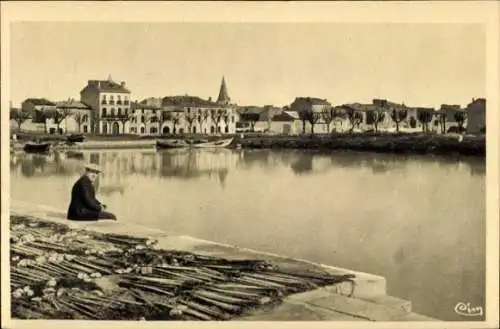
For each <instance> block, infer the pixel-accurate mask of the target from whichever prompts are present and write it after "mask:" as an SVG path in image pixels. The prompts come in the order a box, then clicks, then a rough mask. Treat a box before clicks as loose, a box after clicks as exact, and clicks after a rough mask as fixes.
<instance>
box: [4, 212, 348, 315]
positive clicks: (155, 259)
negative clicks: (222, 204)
mask: <svg viewBox="0 0 500 329" xmlns="http://www.w3.org/2000/svg"><path fill="white" fill-rule="evenodd" d="M156 243H157V241H155V240H152V239H145V238H137V237H131V236H124V235H115V234H98V233H90V232H87V231H75V230H70V229H69V228H68V227H67V226H64V225H60V224H54V223H49V222H44V221H40V220H36V219H30V218H27V217H15V216H12V217H11V267H10V274H11V276H10V279H11V281H10V285H11V291H12V299H11V301H12V302H11V310H12V316H13V317H14V318H23V319H96V320H127V319H129V320H138V319H143V320H206V321H207V320H230V319H232V318H234V317H237V316H240V315H243V314H245V313H247V312H249V311H250V310H252V309H255V308H262V307H273V305H276V304H278V303H280V301H281V300H282V298H283V297H284V296H286V295H289V294H293V293H298V292H303V291H308V290H312V289H315V288H317V287H319V286H325V285H331V284H335V283H340V282H343V281H349V280H351V279H352V276H350V275H342V276H334V275H329V274H325V273H316V272H311V271H307V270H302V271H300V272H298V271H290V270H288V271H285V270H283V269H280V268H278V267H277V266H276V265H271V264H269V263H267V262H265V261H260V260H253V259H252V260H227V259H223V258H217V257H211V256H203V255H198V254H193V253H189V252H181V251H171V250H170V251H169V250H160V249H158V248H157V245H156ZM103 280H104V281H108V283H109V284H108V285H104V287H103V284H100V283H102V281H103Z"/></svg>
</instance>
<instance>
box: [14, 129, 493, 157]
mask: <svg viewBox="0 0 500 329" xmlns="http://www.w3.org/2000/svg"><path fill="white" fill-rule="evenodd" d="M224 137H226V138H233V139H234V140H233V142H232V144H231V146H230V148H246V149H309V150H320V151H331V150H345V151H356V152H375V153H392V154H432V155H464V156H476V157H484V156H485V154H486V138H485V136H484V135H482V136H469V135H466V136H459V135H437V134H424V133H400V134H392V133H352V134H329V135H313V136H311V135H307V136H306V135H303V136H282V135H263V134H245V135H224ZM38 138H40V139H41V140H44V141H49V142H53V143H59V144H60V145H59V146H57V147H58V148H64V147H66V146H64V145H62V144H63V142H64V140H65V137H63V136H55V135H46V136H41V135H40V136H38ZM197 138H198V139H199V138H202V139H205V140H207V141H212V140H215V139H220V138H221V137H220V136H204V135H183V136H178V135H175V136H161V137H158V136H137V135H123V136H95V135H87V136H86V139H85V141H84V142H83V143H77V144H75V145H72V146H71V148H75V149H101V148H103V149H108V148H109V149H111V148H153V147H155V143H156V140H157V139H197ZM31 139H33V136H30V135H26V134H25V135H20V137H19V139H18V142H17V143H16V145H15V146H11V147H12V149H22V146H23V143H24V142H25V141H28V140H31Z"/></svg>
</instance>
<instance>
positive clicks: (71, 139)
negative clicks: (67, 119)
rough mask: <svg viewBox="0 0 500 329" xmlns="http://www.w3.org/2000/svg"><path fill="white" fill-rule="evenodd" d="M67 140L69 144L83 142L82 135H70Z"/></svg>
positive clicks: (83, 137)
mask: <svg viewBox="0 0 500 329" xmlns="http://www.w3.org/2000/svg"><path fill="white" fill-rule="evenodd" d="M67 140H68V142H71V143H82V142H83V141H84V140H85V136H83V135H82V134H72V135H69V136H68V137H67Z"/></svg>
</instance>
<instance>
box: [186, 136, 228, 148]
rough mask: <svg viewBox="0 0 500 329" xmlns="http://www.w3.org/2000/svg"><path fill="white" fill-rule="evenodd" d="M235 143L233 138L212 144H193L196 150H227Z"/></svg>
mask: <svg viewBox="0 0 500 329" xmlns="http://www.w3.org/2000/svg"><path fill="white" fill-rule="evenodd" d="M232 142H233V138H226V139H221V140H217V141H212V142H206V143H199V144H193V145H192V147H195V148H226V147H228V146H229V145H231V143H232Z"/></svg>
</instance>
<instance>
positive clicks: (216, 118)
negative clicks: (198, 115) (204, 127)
mask: <svg viewBox="0 0 500 329" xmlns="http://www.w3.org/2000/svg"><path fill="white" fill-rule="evenodd" d="M210 117H211V119H212V122H215V132H216V133H218V132H219V124H220V122H221V120H222V110H220V109H219V110H212V111H211V113H210Z"/></svg>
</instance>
